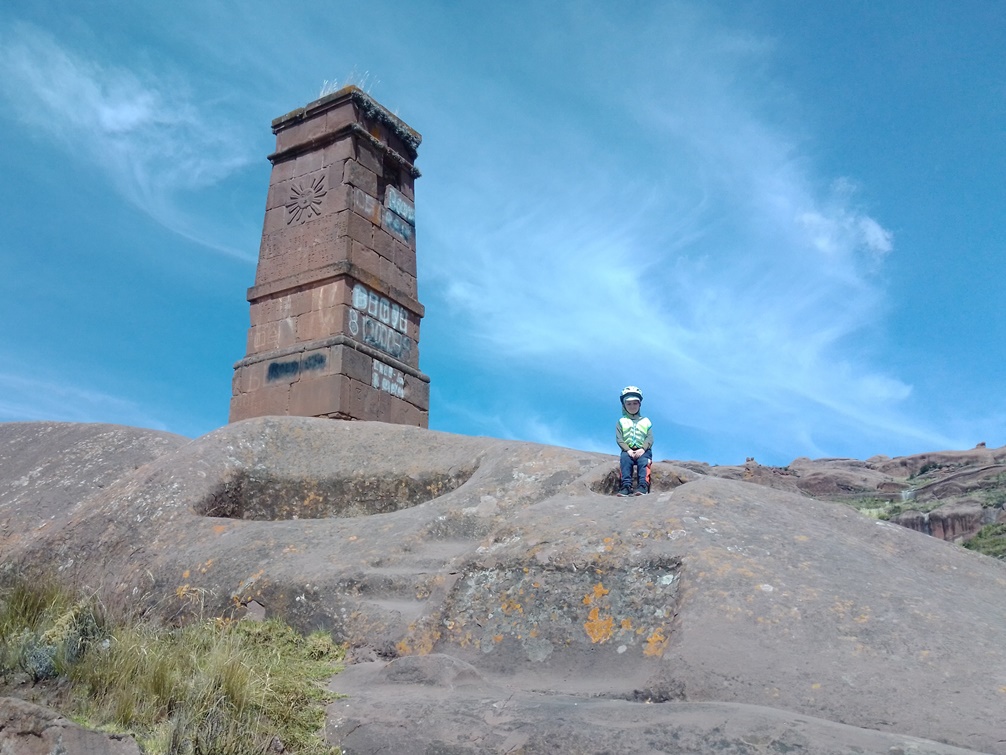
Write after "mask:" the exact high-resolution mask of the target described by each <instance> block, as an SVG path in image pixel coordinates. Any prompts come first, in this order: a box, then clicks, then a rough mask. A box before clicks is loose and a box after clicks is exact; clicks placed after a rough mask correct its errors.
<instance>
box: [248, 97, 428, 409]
mask: <svg viewBox="0 0 1006 755" xmlns="http://www.w3.org/2000/svg"><path fill="white" fill-rule="evenodd" d="M272 130H273V133H275V134H276V152H274V153H273V154H272V155H270V156H269V160H270V162H272V166H273V167H272V178H271V179H270V181H269V194H268V198H267V200H266V211H265V224H264V227H263V230H262V246H261V248H260V250H259V260H258V269H257V272H256V274H255V285H254V286H252V287H251V288H250V289H248V301H249V302H250V304H251V328H249V330H248V351H247V355H246V356H245V358H244V359H242V360H241V361H240V362H238V363H237V364H236V365H234V384H233V394H232V397H231V411H230V421H231V422H235V421H237V420H240V419H246V418H248V417H259V416H263V415H275V414H290V415H297V416H306V417H332V418H336V419H369V420H381V421H384V422H395V423H399V424H406V425H418V426H420V427H427V426H428V424H429V395H430V392H429V384H430V379H429V377H427V376H426V375H424V374H423V373H422V372H420V371H419V349H418V343H419V322H420V320H421V319H422V317H423V314H424V309H423V305H422V304H420V303H419V300H418V298H417V296H418V293H417V287H416V232H415V222H416V215H415V204H414V201H415V195H414V193H413V184H414V181H415V179H416V178H417V177H418V176H419V171H418V170H416V168H415V166H414V163H415V160H416V149H417V147H418V146H419V142H420V141H421V139H422V137H421V136H420V135H419V134H418V133H417V132H416V131H414V130H413V129H411V128H410V127H409V126H408V125H406V124H405V123H404V122H402V121H401V120H399V119H398V118H397V117H395V116H394V115H392V114H391V113H389V112H388V111H387V110H385V109H384V108H383V107H382V106H381V105H379V104H378V103H377V102H375V101H374V100H373V99H372V98H371V97H369V96H368V95H367V94H366V93H364V92H363V91H361V90H360V89H358V88H356V87H352V86H350V87H346V88H344V89H341V90H340V91H338V92H335V93H334V94H330V95H327V96H325V97H322V98H321V99H319V100H315V101H314V102H312V103H310V104H309V105H307V106H305V107H302V108H300V109H298V110H294V111H293V112H292V113H288V114H287V115H284V116H282V117H280V118H277V119H276V120H274V121H273V122H272Z"/></svg>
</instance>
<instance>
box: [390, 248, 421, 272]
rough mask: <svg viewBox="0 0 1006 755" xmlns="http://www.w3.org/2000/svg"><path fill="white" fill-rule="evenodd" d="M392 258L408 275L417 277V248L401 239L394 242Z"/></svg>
mask: <svg viewBox="0 0 1006 755" xmlns="http://www.w3.org/2000/svg"><path fill="white" fill-rule="evenodd" d="M391 260H392V261H393V262H394V263H395V264H396V265H398V267H399V268H400V269H401V270H402V272H404V273H405V274H407V275H411V276H412V277H413V278H415V277H416V250H415V249H413V248H411V247H409V246H406V245H405V244H403V243H402V242H400V241H397V240H394V241H393V243H392V253H391Z"/></svg>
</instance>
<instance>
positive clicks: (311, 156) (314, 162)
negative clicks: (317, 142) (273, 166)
mask: <svg viewBox="0 0 1006 755" xmlns="http://www.w3.org/2000/svg"><path fill="white" fill-rule="evenodd" d="M323 167H325V156H324V153H323V152H308V153H306V154H303V155H297V158H296V160H295V161H294V167H293V173H294V177H295V178H298V177H301V176H306V175H308V174H309V173H314V172H315V171H316V170H321V169H322V168H323Z"/></svg>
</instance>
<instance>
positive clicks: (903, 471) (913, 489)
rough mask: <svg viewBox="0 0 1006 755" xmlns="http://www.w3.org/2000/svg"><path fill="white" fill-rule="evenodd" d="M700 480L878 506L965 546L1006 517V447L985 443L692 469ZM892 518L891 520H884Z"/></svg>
mask: <svg viewBox="0 0 1006 755" xmlns="http://www.w3.org/2000/svg"><path fill="white" fill-rule="evenodd" d="M687 466H688V467H689V468H690V469H692V470H694V471H696V472H699V473H701V474H707V475H712V476H715V477H723V478H725V479H730V480H743V481H745V482H752V483H755V484H757V485H764V486H766V487H770V488H775V489H777V490H787V491H790V492H794V493H802V494H804V495H808V496H811V497H812V498H817V499H819V500H822V501H840V502H855V501H861V502H871V501H872V502H873V503H874V504H875V506H876V511H878V512H880V511H885V512H888V513H889V515H890V519H891V521H893V522H895V523H897V524H900V525H902V526H904V527H908V528H909V529H914V530H915V531H917V532H923V533H925V534H927V535H932V536H933V537H938V538H940V539H941V540H950V541H952V542H958V543H959V542H962V541H964V540H967V539H969V538H971V537H973V536H974V535H975V534H976V533H977V532H978V531H979V530H980V529H981V528H982V527H984V526H985V525H987V524H993V523H995V522H997V521H1002V520H1003V519H1004V514H1003V504H1004V503H1006V446H1004V447H1002V448H994V449H990V448H987V447H986V446H985V444H984V443H983V444H979V446H977V447H976V448H974V449H972V450H970V451H943V452H939V453H924V454H916V455H914V456H902V457H898V458H896V459H891V458H889V457H887V456H875V457H873V458H871V459H867V460H866V461H859V460H857V459H814V460H811V459H807V458H799V459H796V460H794V461H793V462H792V463H791V464H789V466H786V467H770V466H762V465H760V464H758V463H757V462H755V461H754V460H753V459H748V461H747V463H745V464H744V465H743V466H709V465H708V464H695V463H692V464H689V465H687ZM885 515H887V514H885Z"/></svg>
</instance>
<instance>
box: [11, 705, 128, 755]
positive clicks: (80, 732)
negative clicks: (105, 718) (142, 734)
mask: <svg viewBox="0 0 1006 755" xmlns="http://www.w3.org/2000/svg"><path fill="white" fill-rule="evenodd" d="M0 753H2V755H140V748H139V747H138V746H137V744H136V742H135V741H133V739H132V737H126V736H121V735H118V734H103V733H101V732H97V731H90V730H88V729H85V728H83V727H81V726H78V725H77V724H75V723H73V722H71V721H68V720H66V719H65V718H63V717H62V716H60V715H59V714H58V713H56V712H55V711H53V710H49V709H48V708H43V707H41V706H39V705H35V704H33V703H29V702H25V701H24V700H18V699H16V698H13V697H0Z"/></svg>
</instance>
